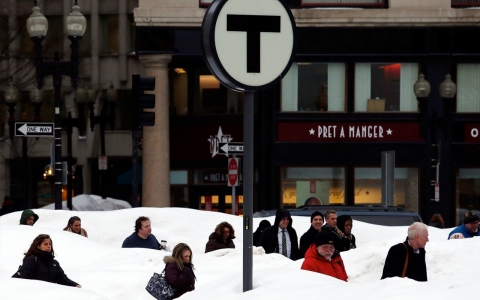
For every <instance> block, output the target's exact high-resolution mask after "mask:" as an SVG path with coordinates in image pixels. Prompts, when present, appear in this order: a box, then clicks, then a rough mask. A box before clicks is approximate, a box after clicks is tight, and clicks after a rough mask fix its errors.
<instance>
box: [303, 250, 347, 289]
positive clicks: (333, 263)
mask: <svg viewBox="0 0 480 300" xmlns="http://www.w3.org/2000/svg"><path fill="white" fill-rule="evenodd" d="M302 270H308V271H313V272H318V273H322V274H325V275H329V276H332V277H335V278H338V279H341V280H345V281H347V279H348V276H347V271H346V270H345V266H344V264H343V260H342V257H341V256H340V255H335V254H334V255H333V256H332V259H331V260H330V261H329V260H327V259H326V258H325V257H323V256H320V254H318V251H317V247H316V246H315V244H313V245H310V248H308V250H307V252H306V253H305V260H304V261H303V264H302Z"/></svg>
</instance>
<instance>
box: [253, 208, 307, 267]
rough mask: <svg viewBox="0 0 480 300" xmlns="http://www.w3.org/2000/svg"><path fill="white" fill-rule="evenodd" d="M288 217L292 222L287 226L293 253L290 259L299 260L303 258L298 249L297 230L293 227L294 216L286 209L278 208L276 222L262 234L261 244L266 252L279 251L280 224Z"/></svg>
mask: <svg viewBox="0 0 480 300" xmlns="http://www.w3.org/2000/svg"><path fill="white" fill-rule="evenodd" d="M284 217H288V219H289V220H290V222H289V223H288V226H287V231H288V235H289V236H290V242H291V248H292V249H291V253H290V259H292V260H297V259H300V258H303V257H301V256H300V253H299V250H298V237H297V232H296V231H295V229H293V227H292V217H291V216H290V212H289V211H288V210H286V209H278V210H277V213H276V215H275V223H274V224H273V226H270V227H268V228H267V229H265V230H264V231H263V232H262V236H261V237H260V241H259V243H258V244H259V246H262V247H263V249H264V250H265V253H279V252H280V249H279V246H278V224H280V221H281V220H282V219H283V218H284Z"/></svg>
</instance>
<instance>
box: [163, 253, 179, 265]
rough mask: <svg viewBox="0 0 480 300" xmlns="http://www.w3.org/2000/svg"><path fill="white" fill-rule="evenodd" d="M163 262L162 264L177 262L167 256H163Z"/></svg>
mask: <svg viewBox="0 0 480 300" xmlns="http://www.w3.org/2000/svg"><path fill="white" fill-rule="evenodd" d="M163 262H164V263H165V264H168V263H176V262H177V260H176V259H175V257H173V256H170V255H169V256H165V257H164V258H163Z"/></svg>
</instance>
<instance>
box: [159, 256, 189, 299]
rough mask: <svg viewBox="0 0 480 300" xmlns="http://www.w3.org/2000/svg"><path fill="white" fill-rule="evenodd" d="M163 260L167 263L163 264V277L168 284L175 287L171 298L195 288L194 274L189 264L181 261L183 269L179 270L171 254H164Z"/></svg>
mask: <svg viewBox="0 0 480 300" xmlns="http://www.w3.org/2000/svg"><path fill="white" fill-rule="evenodd" d="M163 261H164V262H165V263H166V264H167V265H166V266H165V279H166V280H167V282H168V284H170V285H171V286H172V287H174V288H176V289H177V290H176V292H175V294H174V295H173V298H172V299H175V298H178V297H180V296H181V295H183V294H185V293H186V292H190V291H193V290H194V289H195V274H194V273H193V270H192V265H191V264H189V263H183V270H181V271H180V269H179V268H178V266H177V263H176V262H175V259H174V258H173V257H172V256H165V257H164V258H163Z"/></svg>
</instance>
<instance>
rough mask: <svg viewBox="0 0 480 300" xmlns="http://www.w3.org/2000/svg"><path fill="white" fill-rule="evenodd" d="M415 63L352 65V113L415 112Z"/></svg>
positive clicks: (416, 106)
mask: <svg viewBox="0 0 480 300" xmlns="http://www.w3.org/2000/svg"><path fill="white" fill-rule="evenodd" d="M418 72H419V69H418V64H417V63H357V64H355V111H358V112H417V111H418V104H417V99H416V97H415V94H414V92H413V85H414V84H415V81H416V80H417V79H418Z"/></svg>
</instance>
